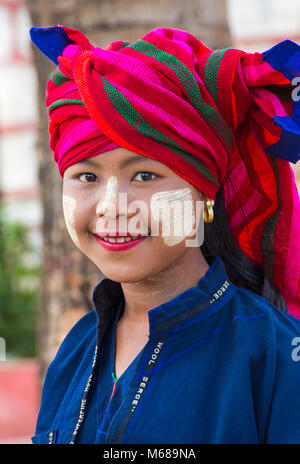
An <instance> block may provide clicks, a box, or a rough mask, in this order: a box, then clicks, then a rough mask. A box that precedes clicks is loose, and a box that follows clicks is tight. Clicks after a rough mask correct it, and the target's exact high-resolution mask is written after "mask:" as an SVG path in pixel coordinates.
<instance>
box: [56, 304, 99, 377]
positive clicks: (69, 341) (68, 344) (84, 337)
mask: <svg viewBox="0 0 300 464" xmlns="http://www.w3.org/2000/svg"><path fill="white" fill-rule="evenodd" d="M96 326H97V315H96V311H95V309H92V310H90V311H89V312H88V313H87V314H85V315H84V316H82V317H81V318H80V319H79V320H78V321H77V322H76V323H75V325H74V326H73V327H72V328H71V330H70V331H69V332H68V333H67V335H66V336H65V338H64V340H63V342H62V343H61V345H60V347H59V348H58V351H57V353H56V355H55V357H54V359H53V361H52V363H51V364H50V367H52V368H53V367H54V366H55V367H56V366H57V365H59V364H61V363H64V361H65V359H69V360H70V359H71V358H74V357H77V355H78V354H79V353H83V352H84V351H86V350H87V349H89V348H92V349H93V350H94V349H95V342H96Z"/></svg>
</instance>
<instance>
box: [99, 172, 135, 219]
mask: <svg viewBox="0 0 300 464" xmlns="http://www.w3.org/2000/svg"><path fill="white" fill-rule="evenodd" d="M119 190H120V189H119V182H118V179H117V178H116V177H115V176H111V177H110V178H109V179H108V181H107V184H106V191H105V196H104V198H102V199H101V200H100V201H99V202H98V203H97V206H96V215H97V216H98V217H99V218H103V217H105V218H107V219H115V218H116V217H118V216H119V215H125V216H127V211H128V207H127V192H120V191H119Z"/></svg>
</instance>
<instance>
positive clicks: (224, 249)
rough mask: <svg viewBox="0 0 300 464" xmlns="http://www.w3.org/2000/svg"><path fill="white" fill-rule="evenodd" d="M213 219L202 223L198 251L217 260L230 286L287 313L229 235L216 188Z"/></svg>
mask: <svg viewBox="0 0 300 464" xmlns="http://www.w3.org/2000/svg"><path fill="white" fill-rule="evenodd" d="M213 210H214V219H213V221H212V222H211V223H204V242H203V244H202V245H201V251H202V253H203V255H205V254H215V255H217V256H219V257H220V258H221V259H222V261H223V263H224V266H225V269H226V272H227V275H228V277H229V279H230V280H231V282H233V283H234V284H235V285H237V286H238V287H243V288H246V289H248V290H251V291H252V292H254V293H256V294H257V295H260V296H262V297H264V298H265V299H266V300H267V301H269V302H270V303H272V304H273V305H275V306H277V307H278V308H279V309H282V310H283V311H285V312H288V308H287V304H286V301H285V299H284V297H283V295H282V294H281V292H280V290H279V289H278V288H277V287H276V285H275V284H274V282H272V281H271V280H270V279H269V278H268V277H267V276H266V275H265V273H264V270H263V268H262V266H260V265H259V264H258V263H256V262H255V261H254V260H253V259H252V258H250V257H249V256H248V255H247V254H246V253H245V252H244V251H243V250H242V249H241V247H240V246H239V244H238V242H237V240H236V239H235V237H234V236H233V233H232V231H231V228H230V225H229V220H228V216H227V213H226V209H225V203H224V192H223V189H222V187H221V188H219V190H218V192H217V195H216V201H215V204H214V207H213Z"/></svg>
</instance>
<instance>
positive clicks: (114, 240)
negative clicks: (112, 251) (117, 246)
mask: <svg viewBox="0 0 300 464" xmlns="http://www.w3.org/2000/svg"><path fill="white" fill-rule="evenodd" d="M94 235H95V237H97V238H99V239H101V240H104V241H105V242H109V243H126V242H132V241H134V240H138V239H140V238H142V237H148V235H135V236H132V235H126V236H125V235H124V236H121V235H117V236H116V235H115V236H109V235H105V236H101V235H98V234H94Z"/></svg>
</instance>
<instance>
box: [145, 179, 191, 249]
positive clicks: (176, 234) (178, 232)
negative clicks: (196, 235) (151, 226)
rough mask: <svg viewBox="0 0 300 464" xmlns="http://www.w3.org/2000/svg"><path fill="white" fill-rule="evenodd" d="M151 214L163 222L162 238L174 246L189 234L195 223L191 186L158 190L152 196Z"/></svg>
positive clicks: (167, 243) (155, 219)
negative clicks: (163, 190)
mask: <svg viewBox="0 0 300 464" xmlns="http://www.w3.org/2000/svg"><path fill="white" fill-rule="evenodd" d="M151 214H152V217H153V219H154V221H155V222H157V221H161V223H162V238H163V240H164V243H165V244H166V245H167V246H174V245H177V244H178V243H180V242H182V240H184V239H185V238H186V237H187V236H189V235H190V234H191V232H192V230H193V227H194V223H195V213H194V203H193V197H192V191H191V189H189V188H184V189H178V190H170V191H165V192H156V193H154V194H153V195H152V197H151Z"/></svg>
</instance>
